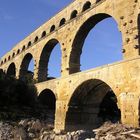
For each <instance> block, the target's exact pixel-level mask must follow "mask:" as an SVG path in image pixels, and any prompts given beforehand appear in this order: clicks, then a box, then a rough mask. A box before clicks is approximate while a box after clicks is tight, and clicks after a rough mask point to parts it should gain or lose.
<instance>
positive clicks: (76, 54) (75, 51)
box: [69, 13, 120, 74]
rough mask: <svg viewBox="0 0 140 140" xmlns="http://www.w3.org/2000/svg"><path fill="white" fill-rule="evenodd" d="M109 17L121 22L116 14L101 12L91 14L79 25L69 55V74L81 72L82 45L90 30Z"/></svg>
mask: <svg viewBox="0 0 140 140" xmlns="http://www.w3.org/2000/svg"><path fill="white" fill-rule="evenodd" d="M109 17H112V18H113V19H114V20H115V21H116V22H117V23H119V21H117V19H116V18H114V16H112V15H110V14H107V13H99V14H95V15H92V16H90V17H89V18H87V19H86V20H85V21H83V22H82V24H80V26H78V29H77V30H76V33H75V36H74V39H73V42H72V47H71V52H70V56H69V74H72V73H75V72H80V56H81V53H82V47H83V44H84V41H85V39H86V37H87V35H88V33H89V32H90V30H91V29H93V28H94V26H95V25H96V24H97V23H99V22H100V21H102V20H104V19H106V18H109ZM118 27H119V25H118ZM119 30H120V29H119Z"/></svg>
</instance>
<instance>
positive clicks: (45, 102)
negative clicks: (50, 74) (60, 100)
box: [38, 88, 57, 125]
mask: <svg viewBox="0 0 140 140" xmlns="http://www.w3.org/2000/svg"><path fill="white" fill-rule="evenodd" d="M56 100H57V98H56V95H55V93H54V91H53V90H51V89H49V88H46V89H44V90H43V91H41V92H40V93H39V96H38V103H39V105H40V106H41V107H43V108H44V109H43V110H45V112H46V114H47V115H50V119H49V120H48V123H51V124H52V125H54V123H55V112H56ZM49 121H50V122H49Z"/></svg>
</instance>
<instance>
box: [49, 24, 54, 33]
mask: <svg viewBox="0 0 140 140" xmlns="http://www.w3.org/2000/svg"><path fill="white" fill-rule="evenodd" d="M54 30H55V25H52V26H51V29H50V33H51V32H53V31H54Z"/></svg>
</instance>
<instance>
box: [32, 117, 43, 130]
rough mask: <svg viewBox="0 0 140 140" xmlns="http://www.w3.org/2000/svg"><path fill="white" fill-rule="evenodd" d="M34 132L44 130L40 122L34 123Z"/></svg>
mask: <svg viewBox="0 0 140 140" xmlns="http://www.w3.org/2000/svg"><path fill="white" fill-rule="evenodd" d="M31 128H32V129H33V130H35V131H40V130H41V128H42V124H41V122H40V121H39V120H36V121H35V122H33V124H32V127H31Z"/></svg>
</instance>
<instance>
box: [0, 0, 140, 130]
mask: <svg viewBox="0 0 140 140" xmlns="http://www.w3.org/2000/svg"><path fill="white" fill-rule="evenodd" d="M139 11H140V4H139V0H117V1H116V0H98V1H97V0H87V1H85V0H75V1H74V2H72V3H71V4H70V5H69V6H67V7H66V8H65V9H63V10H62V11H60V12H59V13H58V14H57V15H55V16H54V17H53V18H51V19H50V20H49V21H48V22H46V23H45V24H43V25H42V26H40V27H39V28H38V29H37V30H35V31H34V32H33V33H31V34H30V35H29V36H28V37H26V38H25V39H24V40H22V41H21V42H19V43H18V44H17V45H16V46H15V47H14V48H13V49H12V50H11V51H9V52H8V53H7V54H5V55H4V56H3V57H2V58H1V60H0V68H1V69H3V70H4V71H5V72H6V73H7V74H9V75H14V76H15V77H16V78H23V77H24V76H25V75H26V74H27V71H28V66H29V62H30V60H31V59H32V58H33V60H34V62H35V64H34V77H33V78H34V80H35V81H36V82H37V83H36V87H37V89H38V94H40V93H41V92H42V91H44V90H46V89H47V90H50V91H52V92H53V93H54V94H55V98H56V110H55V130H64V129H73V126H75V125H76V126H77V128H81V127H82V128H83V127H85V126H86V128H87V127H90V124H92V125H94V124H96V123H97V122H98V121H99V117H98V115H99V108H100V104H101V102H102V100H103V98H104V97H105V95H106V94H107V93H108V92H109V91H113V92H114V93H115V95H116V97H117V100H118V103H117V105H118V108H119V109H120V110H121V121H122V123H125V124H130V125H133V126H139V124H140V121H139V120H140V118H139V117H140V102H139V100H140V92H139V91H140V86H139V83H140V63H139V61H140V56H139V55H140V36H139V34H140V27H139V26H140V16H139ZM108 17H113V18H114V19H115V21H116V22H117V23H118V28H119V30H120V32H121V33H122V40H123V45H122V53H123V60H122V61H121V62H117V63H114V64H110V65H105V66H102V67H99V68H95V69H91V70H89V71H85V72H80V55H81V53H82V47H83V44H84V41H85V38H86V37H87V35H88V33H89V31H90V30H91V29H92V28H94V26H95V25H96V24H97V23H99V22H100V21H102V20H103V19H105V18H108ZM58 43H60V45H61V52H62V58H61V77H60V78H58V79H53V80H49V81H47V75H48V74H47V70H48V62H49V57H50V54H51V52H52V50H53V48H54V47H55V46H56V45H57V44H58ZM91 90H92V92H93V94H92V95H90V94H89V93H90V92H91ZM88 94H89V95H90V96H89V95H88ZM79 107H80V108H82V109H81V110H79ZM79 112H80V113H79ZM81 116H82V117H81ZM76 119H78V120H76ZM85 121H86V123H85ZM83 122H84V123H83ZM83 124H84V125H83Z"/></svg>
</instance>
